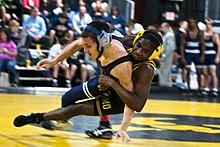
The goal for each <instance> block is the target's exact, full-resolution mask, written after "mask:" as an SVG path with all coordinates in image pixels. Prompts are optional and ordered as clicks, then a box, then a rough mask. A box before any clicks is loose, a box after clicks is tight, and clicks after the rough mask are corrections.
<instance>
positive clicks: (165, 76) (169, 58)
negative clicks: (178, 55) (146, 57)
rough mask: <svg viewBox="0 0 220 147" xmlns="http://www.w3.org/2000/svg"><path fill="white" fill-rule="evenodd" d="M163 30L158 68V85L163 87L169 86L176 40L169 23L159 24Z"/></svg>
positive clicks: (170, 84)
mask: <svg viewBox="0 0 220 147" xmlns="http://www.w3.org/2000/svg"><path fill="white" fill-rule="evenodd" d="M161 30H162V31H163V33H164V35H163V51H162V56H161V63H160V68H159V85H160V86H163V87H171V86H172V80H171V69H172V62H173V53H174V50H175V49H176V40H175V35H174V32H173V30H172V28H171V26H170V24H169V23H167V22H164V23H162V24H161Z"/></svg>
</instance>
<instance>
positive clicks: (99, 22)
mask: <svg viewBox="0 0 220 147" xmlns="http://www.w3.org/2000/svg"><path fill="white" fill-rule="evenodd" d="M88 25H91V26H92V27H94V28H96V29H97V30H104V31H105V32H107V33H110V32H111V28H110V26H109V25H108V24H107V23H106V22H104V21H102V20H95V21H92V22H91V23H89V24H88ZM80 36H81V37H82V38H85V37H91V38H92V40H93V41H96V42H97V35H96V34H95V33H94V32H92V31H90V30H88V29H84V30H83V32H82V33H81V35H80ZM97 43H98V42H97Z"/></svg>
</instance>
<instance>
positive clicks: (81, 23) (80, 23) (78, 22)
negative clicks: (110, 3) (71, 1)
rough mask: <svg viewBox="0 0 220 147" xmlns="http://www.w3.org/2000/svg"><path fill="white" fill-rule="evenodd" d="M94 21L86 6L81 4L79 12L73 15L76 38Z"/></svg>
mask: <svg viewBox="0 0 220 147" xmlns="http://www.w3.org/2000/svg"><path fill="white" fill-rule="evenodd" d="M90 22H92V17H91V16H90V15H89V14H88V13H87V10H86V7H85V6H80V8H79V13H77V14H75V15H74V16H73V21H72V25H73V29H74V36H75V37H74V38H78V37H79V36H80V34H81V33H82V31H83V29H84V28H85V27H86V26H87V24H89V23H90Z"/></svg>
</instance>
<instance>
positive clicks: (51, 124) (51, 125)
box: [41, 120, 73, 131]
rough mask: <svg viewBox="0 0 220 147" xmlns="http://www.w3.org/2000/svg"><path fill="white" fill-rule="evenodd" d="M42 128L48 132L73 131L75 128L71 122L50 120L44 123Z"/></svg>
mask: <svg viewBox="0 0 220 147" xmlns="http://www.w3.org/2000/svg"><path fill="white" fill-rule="evenodd" d="M41 126H42V127H43V128H44V129H47V130H61V131H64V130H70V129H72V128H73V123H72V122H71V121H69V120H67V121H61V120H59V121H56V120H48V121H43V122H42V123H41Z"/></svg>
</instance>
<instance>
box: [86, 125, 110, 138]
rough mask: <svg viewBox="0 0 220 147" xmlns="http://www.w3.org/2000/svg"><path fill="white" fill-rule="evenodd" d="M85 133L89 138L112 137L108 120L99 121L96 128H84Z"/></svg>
mask: <svg viewBox="0 0 220 147" xmlns="http://www.w3.org/2000/svg"><path fill="white" fill-rule="evenodd" d="M85 133H86V135H88V136H89V137H91V138H102V139H112V136H113V130H112V127H111V124H110V123H109V122H100V125H99V127H98V128H97V129H94V130H91V131H90V130H86V131H85Z"/></svg>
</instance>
